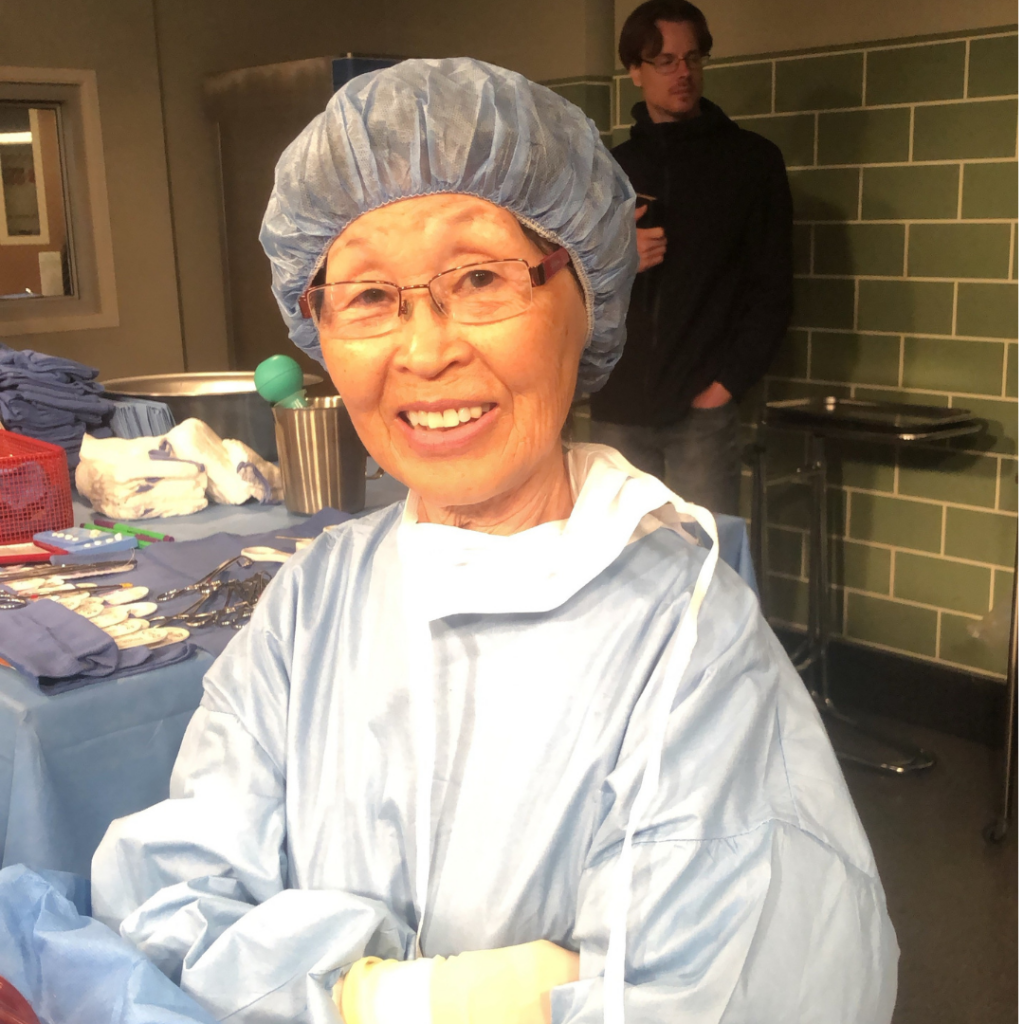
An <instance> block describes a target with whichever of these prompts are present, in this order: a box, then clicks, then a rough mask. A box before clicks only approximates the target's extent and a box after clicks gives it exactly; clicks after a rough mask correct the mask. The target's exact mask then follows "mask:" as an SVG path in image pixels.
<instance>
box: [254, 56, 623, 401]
mask: <svg viewBox="0 0 1024 1024" xmlns="http://www.w3.org/2000/svg"><path fill="white" fill-rule="evenodd" d="M443 192H449V193H451V192H454V193H462V194H465V195H471V196H477V197H479V198H481V199H486V200H488V201H490V202H492V203H494V204H496V205H497V206H501V207H504V208H505V209H507V210H509V211H510V212H511V213H512V214H513V215H514V216H515V217H516V218H517V219H518V220H519V221H520V222H521V223H522V224H524V225H526V226H528V227H530V228H532V229H533V230H534V231H536V232H537V233H538V234H539V235H541V236H542V237H544V238H547V239H549V240H551V241H553V242H556V243H557V244H559V245H562V246H565V248H566V249H567V250H568V251H569V254H570V256H571V257H572V261H573V264H574V266H575V267H576V271H577V274H578V275H579V278H580V281H581V282H582V284H583V291H584V296H585V299H586V305H587V318H588V327H589V334H588V339H587V346H586V349H585V351H584V353H583V356H582V358H581V360H580V369H579V377H578V382H577V393H578V394H587V393H590V392H592V391H596V390H597V389H598V388H600V387H601V386H602V385H603V384H604V382H605V381H606V380H607V379H608V374H609V373H611V370H612V367H614V365H615V364H616V362H618V359H619V356H620V355H621V354H622V346H623V344H624V343H625V338H626V334H625V330H626V327H625V320H626V307H627V305H628V303H629V292H630V287H631V285H632V283H633V277H634V275H635V274H636V267H637V252H636V240H635V228H634V219H633V211H634V193H633V189H632V188H631V187H630V184H629V181H628V179H627V178H626V175H625V174H624V173H623V171H622V170H621V169H620V168H619V166H618V164H617V163H616V162H615V160H614V159H613V158H612V156H611V154H610V153H609V152H608V150H607V149H606V148H605V146H604V144H603V143H602V142H601V137H600V135H599V134H598V131H597V128H596V127H595V126H594V124H593V122H592V121H590V120H589V119H588V118H587V117H586V116H585V115H584V114H583V112H582V111H581V110H580V109H579V108H578V107H576V106H574V105H573V104H572V103H570V102H569V101H568V100H566V99H563V98H562V97H561V96H559V95H557V94H556V93H554V92H552V91H551V90H550V89H545V88H544V87H543V86H541V85H537V84H535V83H534V82H531V81H529V80H528V79H526V78H523V76H522V75H518V74H516V73H515V72H512V71H506V70H505V69H504V68H499V67H494V66H493V65H491V64H485V63H483V62H482V61H478V60H471V59H469V58H467V57H460V58H452V59H446V60H407V61H403V62H402V63H400V64H396V65H394V66H393V67H389V68H385V69H383V70H380V71H373V72H371V73H369V74H366V75H360V76H359V77H358V78H354V79H352V80H351V81H350V82H348V83H347V84H346V85H345V86H344V87H343V88H342V89H340V90H339V91H338V92H337V93H335V94H334V96H333V97H332V98H331V101H330V102H329V103H328V104H327V109H326V110H325V111H324V112H323V113H322V114H320V115H318V116H317V117H316V118H314V120H313V121H312V122H311V123H310V124H309V125H308V127H307V128H306V129H305V130H304V131H303V132H302V134H301V135H300V136H299V137H298V138H297V139H296V140H295V141H294V142H292V143H291V145H290V146H289V147H288V148H287V149H286V150H285V151H284V153H283V154H282V156H281V159H280V160H279V161H278V163H277V170H276V172H275V175H274V191H273V193H272V194H271V197H270V204H269V205H268V206H267V212H266V214H265V215H264V218H263V227H262V229H261V231H260V241H261V242H262V243H263V248H264V250H265V251H266V253H267V255H268V256H269V257H270V262H271V264H272V267H273V290H274V295H275V297H276V298H277V302H278V305H279V306H280V307H281V312H282V314H283V315H284V319H285V322H286V324H287V325H288V334H289V336H290V337H291V339H292V341H294V342H295V344H296V345H298V346H299V348H301V349H302V350H303V351H305V352H307V353H309V355H311V356H313V358H314V359H317V360H319V361H320V362H321V363H322V362H323V357H322V355H321V352H320V338H319V334H318V332H317V329H316V326H315V324H314V323H313V321H312V320H305V319H303V318H302V314H301V313H300V312H299V296H300V295H301V294H302V292H303V291H304V290H305V289H306V288H307V287H308V286H309V284H310V283H311V281H312V280H313V278H314V277H315V275H316V273H317V271H318V270H319V269H320V267H321V265H322V264H323V262H324V260H325V259H326V255H327V250H328V249H329V248H330V246H331V243H332V242H333V241H334V240H335V239H336V238H337V237H338V235H339V234H341V232H342V231H344V230H345V228H346V227H348V225H349V224H351V223H352V222H353V221H354V220H355V219H356V218H357V217H359V216H360V215H361V214H364V213H368V212H369V211H370V210H376V209H379V208H380V207H382V206H386V205H387V204H388V203H394V202H397V201H398V200H401V199H411V198H413V197H414V196H425V195H432V194H435V193H443ZM400 283H401V282H400Z"/></svg>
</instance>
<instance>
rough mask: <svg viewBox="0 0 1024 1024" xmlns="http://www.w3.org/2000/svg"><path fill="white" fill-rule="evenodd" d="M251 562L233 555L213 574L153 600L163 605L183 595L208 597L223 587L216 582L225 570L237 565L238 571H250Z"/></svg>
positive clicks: (245, 557) (244, 556)
mask: <svg viewBox="0 0 1024 1024" xmlns="http://www.w3.org/2000/svg"><path fill="white" fill-rule="evenodd" d="M252 564H253V561H252V559H251V558H248V557H247V556H246V555H244V554H243V555H235V556H234V557H233V558H229V559H227V561H225V562H221V563H220V565H218V566H217V568H216V569H214V570H213V572H209V573H207V574H206V575H205V576H204V577H203V578H202V579H201V580H197V581H196V582H195V583H190V584H189V585H188V586H187V587H177V588H176V589H174V590H167V591H165V592H164V593H162V594H157V596H156V597H154V598H153V600H154V601H156V602H158V603H159V604H163V602H164V601H173V600H174V599H175V598H176V597H182V596H184V595H185V594H196V593H200V594H203V595H204V596H208V595H209V594H210V593H212V592H213V591H215V590H218V589H219V588H220V587H222V586H223V585H224V582H223V580H217V576H219V575H220V574H221V573H222V572H224V570H225V569H230V568H231V566H233V565H237V566H238V568H239V569H250V568H252Z"/></svg>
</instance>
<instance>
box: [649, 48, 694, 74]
mask: <svg viewBox="0 0 1024 1024" xmlns="http://www.w3.org/2000/svg"><path fill="white" fill-rule="evenodd" d="M668 56H670V57H671V58H672V62H671V63H669V64H658V63H657V62H656V61H653V60H648V59H647V58H646V57H641V58H640V63H641V64H650V65H651V67H652V68H654V70H655V71H656V72H657V73H658V74H659V75H671V74H672V72H674V71H676V70H677V69H678V68H679V65H680V64H685V65H686V66H687V67H688V68H689V69H690V70H691V71H702V70H703V69H704V66H705V65H706V64H707V62H708V60H709V59H710V58H709V57H708V55H707V54H706V53H698V54H697V56H696V57H694V56H693V55H692V54H689V53H687V54H684V55H683V56H682V57H677V56H676V55H675V54H674V53H672V54H668Z"/></svg>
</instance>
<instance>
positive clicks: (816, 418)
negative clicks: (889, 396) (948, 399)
mask: <svg viewBox="0 0 1024 1024" xmlns="http://www.w3.org/2000/svg"><path fill="white" fill-rule="evenodd" d="M765 416H766V419H767V421H768V422H769V423H774V424H778V425H782V424H783V423H785V424H786V425H791V426H806V427H808V428H813V427H815V426H821V427H826V428H829V427H831V428H832V429H836V430H843V429H847V430H849V429H853V430H857V431H872V432H876V433H879V434H907V433H911V434H926V433H930V432H932V431H945V430H949V429H950V428H951V427H961V426H962V427H967V426H968V425H969V424H971V423H972V421H973V420H974V417H973V415H972V414H971V412H970V411H969V410H968V409H946V408H943V407H942V406H937V405H908V404H905V403H900V402H862V401H858V400H857V399H854V398H833V397H828V398H793V399H789V400H787V401H782V402H768V403H767V404H766V406H765Z"/></svg>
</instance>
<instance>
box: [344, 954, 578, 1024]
mask: <svg viewBox="0 0 1024 1024" xmlns="http://www.w3.org/2000/svg"><path fill="white" fill-rule="evenodd" d="M424 970H429V972H430V978H429V993H430V995H429V999H430V1021H431V1024H550V1021H551V990H552V989H553V988H555V987H556V986H558V985H566V984H568V983H569V982H572V981H578V980H579V976H580V958H579V955H578V954H576V953H570V952H569V951H568V950H565V949H562V948H561V947H560V946H556V945H555V944H554V943H553V942H548V941H547V940H545V939H541V940H538V941H537V942H527V943H524V944H523V945H521V946H506V947H505V948H504V949H485V950H480V951H478V952H473V953H462V954H461V955H459V956H453V957H449V958H448V959H445V958H444V957H439V956H438V957H434V958H433V960H430V961H424V960H406V961H402V960H381V959H379V958H378V957H365V958H363V959H362V960H357V961H356V962H355V963H354V964H353V965H352V967H351V968H350V969H349V972H348V974H347V975H345V977H344V978H342V979H341V980H340V981H339V982H338V983H337V984H336V985H335V986H334V993H333V995H334V1001H335V1004H336V1005H337V1007H338V1009H339V1010H340V1012H341V1016H342V1018H343V1019H344V1021H345V1024H400V1021H399V1020H397V1019H396V1020H394V1021H393V1020H391V1019H389V1018H390V1017H391V1014H390V1013H387V1014H386V1016H385V1015H384V1014H383V1013H382V1009H383V1008H384V1007H388V1006H391V1007H395V1008H396V1009H397V1008H398V1007H400V1006H401V1004H402V1003H403V1001H404V1000H405V999H407V998H408V996H409V994H410V993H409V990H410V989H411V988H413V987H414V986H415V988H420V987H421V986H422V983H423V981H424V980H426V979H425V978H424V976H423V974H422V972H423V971H424ZM414 972H415V975H416V976H415V977H414ZM385 1013H386V1011H385ZM396 1017H397V1014H396Z"/></svg>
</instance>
